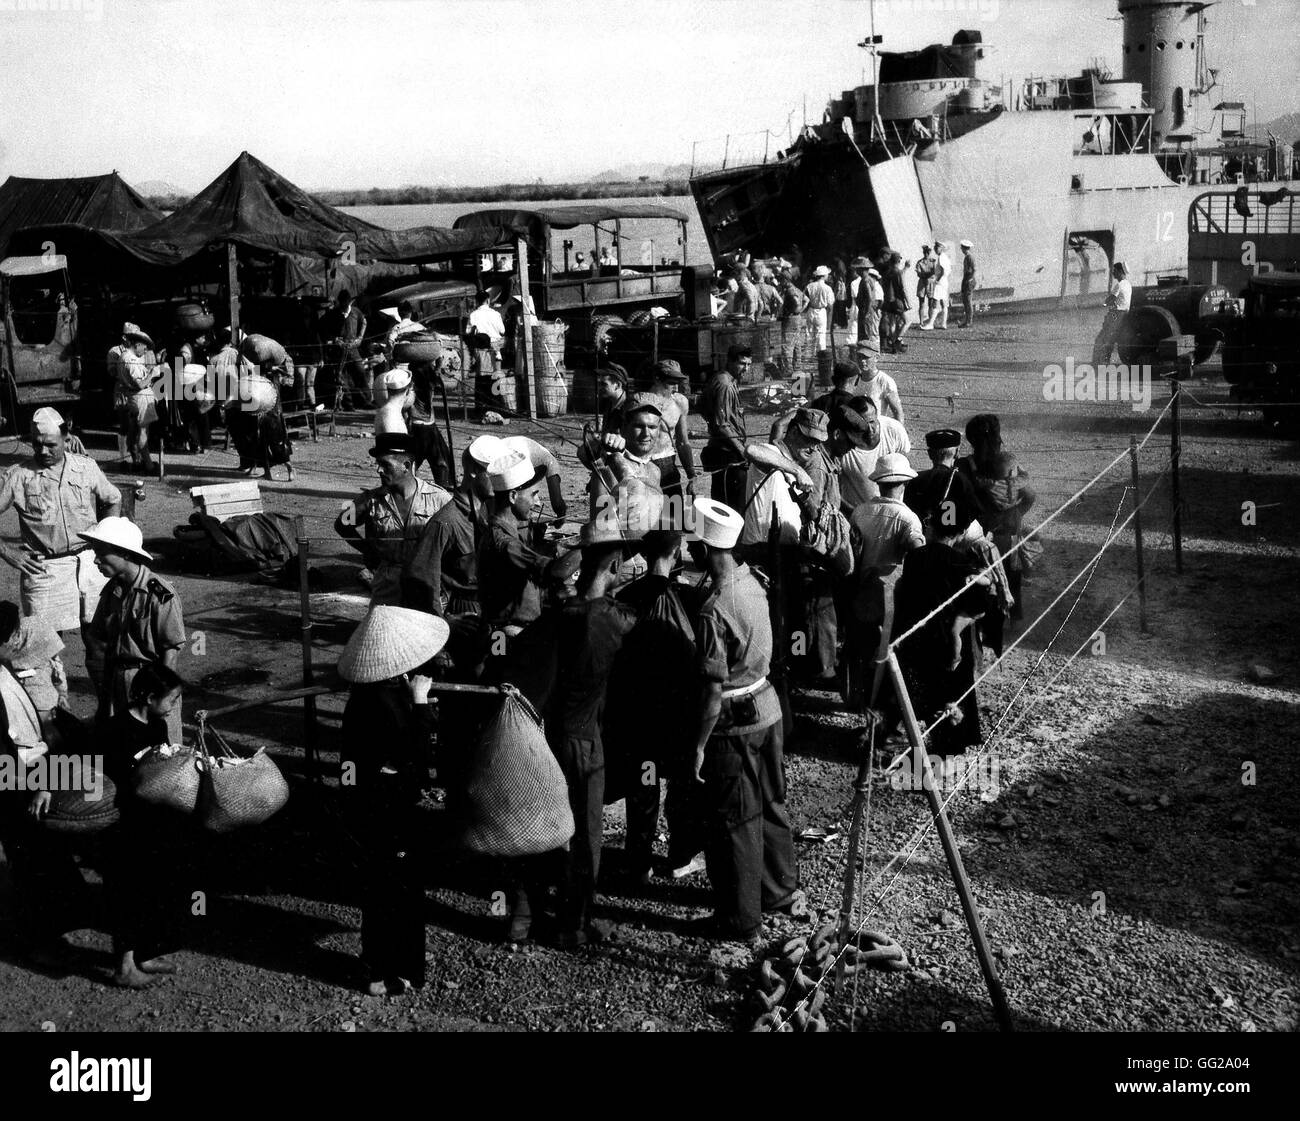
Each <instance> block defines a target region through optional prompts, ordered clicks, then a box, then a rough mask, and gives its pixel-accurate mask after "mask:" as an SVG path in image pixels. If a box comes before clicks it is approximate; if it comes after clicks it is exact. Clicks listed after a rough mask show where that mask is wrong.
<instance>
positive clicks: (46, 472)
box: [0, 408, 122, 636]
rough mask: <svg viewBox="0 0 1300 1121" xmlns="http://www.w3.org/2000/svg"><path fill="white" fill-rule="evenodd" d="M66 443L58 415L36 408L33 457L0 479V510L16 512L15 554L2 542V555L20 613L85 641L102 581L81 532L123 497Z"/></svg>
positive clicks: (113, 512) (117, 505)
mask: <svg viewBox="0 0 1300 1121" xmlns="http://www.w3.org/2000/svg"><path fill="white" fill-rule="evenodd" d="M65 438H66V437H65V435H64V432H63V418H62V417H61V416H59V414H58V413H57V412H55V411H54V410H53V409H51V408H43V409H37V410H36V413H35V415H34V416H33V417H32V426H31V442H32V451H33V455H32V459H31V460H30V461H29V462H28V463H16V464H14V465H13V466H12V467H10V468H9V469H8V470H7V471H6V472H5V474H4V478H3V482H0V513H3V512H4V511H5V510H7V509H9V507H10V506H13V507H16V508H17V510H18V527H19V532H20V534H21V545H20V547H19V549H13V548H11V547H10V546H8V545H4V544H0V558H3V559H4V560H5V561H6V562H7V563H8V564H10V565H12V566H13V567H14V568H16V569H17V570H18V573H19V594H20V598H21V603H22V613H23V615H25V616H28V617H30V618H38V619H40V620H41V622H42V623H44V624H45V625H46V626H48V627H51V628H52V629H54V630H56V631H70V630H76V629H78V628H80V629H81V630H82V633H83V636H84V634H85V629H86V625H87V624H88V623H89V622H90V619H91V617H92V616H93V615H94V613H95V607H96V606H97V605H98V603H99V593H100V592H101V591H102V590H103V587H104V583H105V581H104V578H103V577H102V576H101V575H100V574H99V572H98V571H97V570H96V568H95V562H94V561H95V559H94V554H92V553H91V551H90V548H89V546H88V545H87V544H86V542H85V541H83V540H81V537H80V533H81V531H82V530H85V529H90V528H91V527H92V526H94V524H95V523H96V522H97V521H98V520H99V519H100V518H106V517H111V516H114V515H116V514H117V512H118V510H119V508H120V507H121V504H122V495H121V493H120V492H119V491H118V489H117V487H115V486H114V485H113V484H112V483H110V482H109V481H108V479H107V478H105V476H104V472H103V471H101V470H100V468H99V464H97V463H96V462H95V461H94V460H93V459H91V458H89V457H88V456H85V455H76V454H74V453H72V452H69V451H66V450H65Z"/></svg>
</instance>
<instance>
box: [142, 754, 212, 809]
mask: <svg viewBox="0 0 1300 1121" xmlns="http://www.w3.org/2000/svg"><path fill="white" fill-rule="evenodd" d="M202 770H203V760H202V759H201V758H200V757H199V755H198V753H197V752H196V751H195V750H194V749H193V748H192V747H183V746H181V745H179V744H163V745H162V746H161V747H155V748H151V749H150V750H149V751H148V753H147V754H146V755H145V756H144V758H143V759H141V760H140V761H139V762H138V763H137V764H136V765H135V767H134V768H133V769H132V771H131V788H132V790H134V791H135V796H136V797H137V798H139V799H140V801H142V802H148V803H149V805H151V806H163V807H165V808H167V809H171V810H179V811H180V812H181V813H183V814H192V813H193V812H194V810H195V808H196V807H197V806H198V804H199V786H200V785H201V783H202Z"/></svg>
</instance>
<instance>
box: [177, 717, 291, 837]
mask: <svg viewBox="0 0 1300 1121" xmlns="http://www.w3.org/2000/svg"><path fill="white" fill-rule="evenodd" d="M209 734H211V736H212V739H213V742H214V743H215V744H216V750H215V751H213V750H212V749H211V748H210V747H209V746H208V735H209ZM198 740H199V746H198V754H199V755H200V756H202V762H203V771H202V774H201V775H200V783H199V798H198V807H197V808H198V811H199V820H200V822H201V823H202V825H203V828H205V829H207V830H208V831H210V832H212V833H229V832H231V831H232V830H235V829H239V828H241V827H242V826H245V825H261V824H262V822H264V821H266V820H267V819H268V818H270V817H271V816H273V815H274V814H275V813H277V812H278V811H279V810H280V809H281V807H283V806H284V804H285V802H287V801H288V800H289V784H288V783H287V782H286V781H285V779H284V775H283V774H281V773H280V768H279V767H277V766H276V765H275V760H273V759H272V758H271V757H270V756H269V755H267V753H266V748H264V747H259V748H258V749H257V751H256V752H255V753H254V754H253V755H251V756H243V755H237V754H236V753H235V752H234V751H233V750H231V747H230V745H229V744H228V743H226V741H225V740H224V739H223V738H222V736H221V734H220V733H219V732H217V731H215V730H214V729H211V728H208V727H207V724H206V721H205V720H204V719H203V714H201V713H200V715H199V734H198Z"/></svg>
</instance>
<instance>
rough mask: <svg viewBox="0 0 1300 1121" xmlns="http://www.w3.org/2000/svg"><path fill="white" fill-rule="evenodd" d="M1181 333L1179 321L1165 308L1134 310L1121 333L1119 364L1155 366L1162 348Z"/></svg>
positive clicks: (1148, 305)
mask: <svg viewBox="0 0 1300 1121" xmlns="http://www.w3.org/2000/svg"><path fill="white" fill-rule="evenodd" d="M1180 333H1181V332H1180V331H1179V329H1178V320H1176V319H1175V318H1174V317H1173V316H1172V315H1171V314H1170V313H1169V312H1168V311H1166V310H1165V309H1164V308H1162V307H1155V306H1154V305H1151V304H1147V305H1145V306H1144V307H1140V308H1134V309H1133V310H1132V311H1130V312H1129V313H1128V315H1126V316H1125V317H1124V326H1123V327H1121V328H1120V331H1119V341H1118V348H1119V358H1120V361H1121V362H1123V363H1124V364H1125V365H1128V366H1142V365H1151V366H1154V365H1155V364H1156V358H1157V354H1158V350H1159V347H1160V344H1161V343H1162V342H1163V341H1164V340H1165V339H1172V338H1176V337H1177V336H1178V335H1179V334H1180Z"/></svg>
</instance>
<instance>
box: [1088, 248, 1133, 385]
mask: <svg viewBox="0 0 1300 1121" xmlns="http://www.w3.org/2000/svg"><path fill="white" fill-rule="evenodd" d="M1110 275H1111V281H1110V292H1109V293H1108V294H1107V296H1106V317H1105V319H1103V320H1102V321H1101V330H1100V331H1098V332H1097V338H1096V341H1095V342H1094V343H1093V344H1092V364H1093V365H1094V366H1102V365H1106V364H1107V363H1109V362H1110V359H1111V355H1112V353H1113V351H1114V350H1115V344H1116V343H1117V342H1119V333H1120V331H1121V330H1122V328H1123V326H1124V321H1125V320H1126V319H1127V318H1128V312H1129V306H1130V305H1131V304H1132V302H1133V285H1132V284H1131V283H1130V281H1129V278H1128V266H1127V265H1125V264H1124V263H1123V262H1122V261H1116V262H1115V266H1114V268H1112V269H1111V270H1110Z"/></svg>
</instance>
